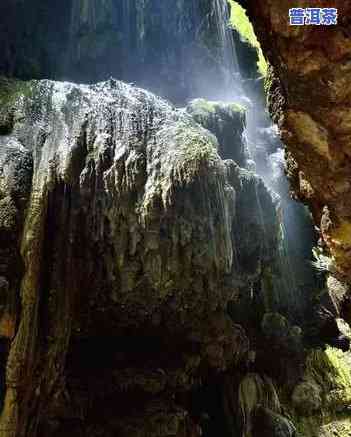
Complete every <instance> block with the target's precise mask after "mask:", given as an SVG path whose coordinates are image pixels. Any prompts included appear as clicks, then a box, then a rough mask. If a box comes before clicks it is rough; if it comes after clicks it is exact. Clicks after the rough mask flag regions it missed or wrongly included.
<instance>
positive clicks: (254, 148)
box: [214, 0, 313, 308]
mask: <svg viewBox="0 0 351 437" xmlns="http://www.w3.org/2000/svg"><path fill="white" fill-rule="evenodd" d="M214 8H215V14H216V22H217V32H218V38H219V41H220V43H221V46H222V56H223V64H224V67H225V68H226V71H227V72H228V73H229V74H228V84H229V87H230V88H229V90H231V89H235V90H236V92H232V91H228V90H227V96H228V98H229V99H233V95H235V98H234V99H233V100H236V101H239V102H240V103H242V104H244V106H245V107H246V109H247V119H246V124H247V125H246V131H245V133H244V137H245V141H246V143H247V149H248V153H249V157H248V162H247V167H248V168H250V169H251V170H254V171H255V172H256V173H257V174H258V175H259V176H260V177H261V178H262V179H263V181H264V183H265V185H266V187H267V188H268V189H269V191H270V192H271V196H272V199H274V200H273V203H274V204H276V208H277V217H278V218H279V220H280V229H281V232H280V244H279V251H278V252H279V253H278V256H277V258H278V259H277V263H278V267H279V271H280V274H279V278H278V277H277V278H276V280H277V284H276V286H275V287H274V288H275V289H276V294H277V295H276V300H277V301H278V302H279V301H280V302H283V304H285V305H287V306H289V307H290V308H291V307H295V308H296V307H298V306H299V302H300V305H301V301H302V299H301V298H300V295H301V290H300V288H301V283H299V282H302V283H303V282H304V281H305V282H307V283H308V282H311V277H312V276H313V271H312V269H311V268H308V261H307V260H304V259H302V258H303V254H301V253H297V251H296V250H295V252H296V253H294V247H291V241H290V242H289V238H287V234H288V232H287V227H291V226H292V227H293V231H291V232H294V231H296V230H297V226H295V224H296V223H297V222H298V221H299V220H301V216H303V215H304V214H305V211H304V210H303V206H296V205H294V207H291V204H292V203H293V202H294V201H293V200H291V199H290V197H289V193H288V188H287V181H286V177H285V175H283V172H284V170H283V166H284V152H283V145H282V144H281V142H280V140H279V137H278V130H277V128H276V126H274V125H272V123H271V121H270V119H269V115H268V113H267V109H266V108H265V106H264V103H263V101H262V99H261V98H260V95H259V93H257V86H256V85H257V84H256V83H254V82H253V81H251V82H250V81H247V82H246V83H245V80H244V79H243V78H242V76H241V72H240V68H239V63H238V58H237V54H236V48H235V43H234V38H233V33H232V32H231V31H229V28H228V24H229V8H228V4H227V0H215V1H214ZM228 84H226V86H228ZM244 90H245V91H246V92H245V91H244ZM247 94H249V95H250V98H249V97H248V96H247ZM255 190H256V202H257V208H258V214H259V221H260V223H261V228H262V230H263V233H264V241H263V244H264V247H265V248H267V245H268V238H267V237H268V236H267V230H266V226H265V220H264V216H263V211H262V206H261V202H260V198H259V193H258V191H257V185H256V186H255ZM277 199H278V201H277ZM294 223H295V224H294ZM294 237H295V238H296V239H302V241H304V239H305V238H306V236H304V235H303V234H302V231H301V230H300V229H298V233H297V235H296V236H294ZM309 237H311V236H309ZM306 245H308V242H306ZM311 246H312V239H311ZM292 257H294V260H293V261H294V262H292V259H291V258H292ZM295 258H296V259H295ZM298 264H299V265H300V266H299V265H298ZM301 265H303V267H301ZM284 301H285V302H284Z"/></svg>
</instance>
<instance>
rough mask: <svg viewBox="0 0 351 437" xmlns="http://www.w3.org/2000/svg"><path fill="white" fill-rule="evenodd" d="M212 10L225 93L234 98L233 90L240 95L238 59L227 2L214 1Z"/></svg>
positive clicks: (222, 0)
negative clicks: (224, 79) (224, 80)
mask: <svg viewBox="0 0 351 437" xmlns="http://www.w3.org/2000/svg"><path fill="white" fill-rule="evenodd" d="M213 8H214V11H213V12H214V16H215V23H216V30H217V36H218V41H219V44H220V52H221V57H222V62H223V67H224V70H225V71H224V73H225V77H226V83H225V87H226V92H227V94H229V96H232V95H234V96H235V94H233V93H234V90H236V93H238V92H239V93H240V94H242V89H241V83H240V82H241V78H240V72H239V64H238V57H237V54H236V49H235V44H234V40H233V37H232V33H231V29H230V28H229V19H230V17H229V7H228V2H227V1H226V0H214V2H213ZM236 95H238V94H236Z"/></svg>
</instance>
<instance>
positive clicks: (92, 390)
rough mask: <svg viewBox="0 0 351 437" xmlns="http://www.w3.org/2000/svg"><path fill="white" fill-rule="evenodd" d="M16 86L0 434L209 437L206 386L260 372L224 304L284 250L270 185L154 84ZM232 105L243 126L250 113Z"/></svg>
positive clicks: (230, 112) (11, 100)
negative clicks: (200, 413)
mask: <svg viewBox="0 0 351 437" xmlns="http://www.w3.org/2000/svg"><path fill="white" fill-rule="evenodd" d="M7 86H8V88H9V89H11V82H10V83H7ZM12 86H14V87H15V88H14V89H12V91H9V93H8V98H7V100H6V103H5V104H4V105H3V110H2V112H1V113H2V118H1V119H2V129H3V132H4V133H6V135H2V136H1V163H2V167H1V168H2V173H1V179H0V181H1V185H0V186H1V193H2V194H1V202H2V210H1V237H2V243H5V244H2V245H1V247H2V250H4V255H3V256H4V257H5V255H6V263H5V264H4V265H2V271H1V274H2V276H1V284H2V290H3V302H4V304H3V306H2V312H1V322H0V326H1V329H2V331H1V335H2V338H3V343H4V351H3V358H2V360H3V361H2V363H3V365H2V378H3V380H4V379H6V392H5V396H4V401H3V404H4V406H3V410H2V415H1V428H2V429H3V430H4V431H3V432H4V434H3V435H4V436H5V435H6V436H22V435H23V436H24V435H26V436H35V435H47V434H48V433H50V435H66V434H65V433H66V432H67V430H68V429H69V430H70V432H73V431H74V432H77V433H79V432H82V433H83V434H82V435H92V436H93V435H100V434H99V432H103V433H104V434H103V435H110V434H108V433H109V432H110V433H113V432H118V433H119V434H118V435H149V434H148V433H151V434H152V435H160V436H164V435H177V436H178V435H179V436H183V435H184V436H185V435H187V436H188V435H197V434H198V426H197V425H196V420H195V417H194V416H193V417H192V416H191V415H189V405H188V403H189V400H187V399H188V398H189V396H190V393H191V390H193V388H194V387H196V386H199V383H200V381H201V380H206V379H207V378H209V377H210V375H211V374H212V375H215V374H216V373H217V372H223V371H225V370H227V369H229V368H230V367H232V366H235V367H236V366H238V367H240V366H244V367H245V366H246V365H247V362H248V353H249V342H248V339H247V336H246V334H245V332H244V330H243V328H242V327H241V326H239V325H236V324H234V323H233V322H232V320H231V319H230V318H229V316H228V315H227V313H226V312H225V308H226V306H227V303H228V302H229V301H232V302H233V305H235V302H236V301H237V299H238V295H239V292H240V293H242V294H243V295H248V294H249V289H250V288H251V287H252V286H253V283H255V284H256V287H257V284H259V283H260V281H261V280H262V281H263V279H262V271H263V270H265V268H266V266H268V265H270V264H271V263H272V262H273V260H274V257H275V256H276V253H277V251H278V243H279V222H278V219H277V216H276V213H275V207H274V205H273V204H272V199H271V197H270V195H269V193H268V192H267V190H266V188H265V187H264V185H263V183H262V182H261V181H260V180H259V179H257V177H256V176H255V175H253V174H250V173H248V172H247V171H244V170H241V169H240V168H239V167H238V166H237V164H235V163H234V161H231V160H228V161H222V160H221V159H220V157H219V155H218V153H217V148H218V143H217V139H216V138H215V137H214V135H212V134H210V133H209V131H207V130H205V129H203V128H201V127H200V125H199V124H197V123H196V122H195V121H194V119H193V118H192V117H191V116H190V115H188V114H187V113H185V112H184V111H182V110H176V109H174V108H172V107H171V106H170V105H169V104H168V103H167V102H165V101H163V100H161V99H159V98H157V97H155V96H154V95H152V94H150V93H148V92H146V91H143V90H140V89H138V88H134V87H131V86H128V85H126V84H123V83H122V82H118V81H114V80H111V81H109V82H107V83H101V84H98V85H92V86H83V85H82V86H78V85H72V84H69V83H55V82H50V81H43V82H31V83H29V84H28V83H27V84H25V85H24V84H16V85H14V84H12ZM4 102H5V101H4ZM221 113H222V115H223V114H225V115H226V117H227V118H230V117H232V120H233V121H232V126H237V129H238V131H239V132H240V130H242V128H243V123H244V113H243V111H242V109H241V108H236V107H235V106H232V107H228V108H226V107H224V108H222V109H221ZM233 130H234V128H233ZM238 138H239V137H238ZM232 145H233V150H234V153H240V150H242V148H243V145H242V144H241V143H240V142H235V141H234V142H233V144H232ZM236 148H237V150H238V151H237V152H235V149H236ZM236 199H237V200H236ZM249 199H251V201H250V200H249ZM244 205H247V206H244ZM259 210H260V213H258V211H259ZM258 217H259V218H258ZM265 233H267V234H265ZM237 252H238V253H239V256H238V257H237V258H236V259H234V258H235V256H236V253H237ZM20 282H21V285H20ZM178 397H179V400H178ZM113 405H120V407H121V408H120V411H118V412H116V413H112V412H111V408H112V406H113ZM141 423H142V425H141ZM168 427H171V430H168ZM140 432H141V433H142V434H140ZM79 435H80V434H79Z"/></svg>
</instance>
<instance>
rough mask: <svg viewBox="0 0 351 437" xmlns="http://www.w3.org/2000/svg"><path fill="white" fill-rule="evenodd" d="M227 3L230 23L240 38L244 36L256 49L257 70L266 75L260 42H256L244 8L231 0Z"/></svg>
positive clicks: (266, 67)
mask: <svg viewBox="0 0 351 437" xmlns="http://www.w3.org/2000/svg"><path fill="white" fill-rule="evenodd" d="M229 4H230V7H231V19H230V21H231V24H232V25H233V27H234V28H235V29H236V30H237V31H238V32H239V34H240V35H241V37H242V38H244V39H245V40H246V41H247V42H248V43H249V44H251V45H252V46H253V47H255V48H256V49H257V52H258V63H257V66H258V70H259V72H260V73H261V74H262V75H263V76H266V75H267V70H268V65H267V61H266V59H265V57H264V56H263V52H262V49H261V46H260V43H259V42H258V39H257V37H256V35H255V32H254V29H253V26H252V24H251V23H250V20H249V18H248V16H247V15H246V12H245V9H244V8H242V7H241V6H240V5H239V4H238V3H237V2H235V1H233V0H229Z"/></svg>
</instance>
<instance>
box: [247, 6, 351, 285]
mask: <svg viewBox="0 0 351 437" xmlns="http://www.w3.org/2000/svg"><path fill="white" fill-rule="evenodd" d="M241 3H242V5H243V6H244V7H245V8H247V11H248V14H249V16H250V19H251V20H252V21H253V23H254V26H255V30H256V32H257V35H258V37H259V39H260V42H261V44H262V47H263V50H264V52H265V55H266V57H267V58H268V60H269V62H270V63H271V65H272V67H273V69H272V71H271V75H270V77H269V78H268V80H267V89H268V93H269V94H268V104H269V108H270V112H271V115H272V117H273V119H274V121H276V122H277V123H278V125H279V127H280V131H281V136H282V139H283V142H284V143H285V144H286V146H287V151H286V157H287V173H288V176H289V178H290V182H291V187H292V191H293V193H294V195H295V196H296V197H298V198H299V199H300V200H302V201H303V202H306V203H308V204H309V206H310V208H311V210H312V212H313V215H314V219H315V223H316V225H317V226H318V228H319V229H320V234H321V238H322V240H323V244H325V246H326V248H327V252H328V253H329V254H330V257H331V258H332V259H331V267H330V268H331V269H332V270H337V272H338V273H339V274H341V275H342V276H344V277H345V278H347V280H349V279H350V272H351V269H350V263H351V261H350V259H351V258H350V249H351V241H350V216H351V209H350V195H351V186H350V167H351V164H350V151H349V146H350V138H351V136H350V134H351V124H350V96H351V63H350V61H351V33H350V32H351V22H350V12H351V5H350V3H349V2H345V1H336V0H334V1H331V2H328V5H327V6H328V7H337V8H338V10H339V24H338V26H336V27H335V26H319V27H317V26H304V27H297V26H289V18H288V10H289V8H290V7H291V4H290V2H288V1H281V2H276V1H268V2H259V3H258V2H255V1H250V0H247V1H242V2H241ZM295 6H297V7H298V6H300V7H307V6H308V5H307V4H306V2H304V1H300V2H297V3H296V4H294V7H295ZM313 6H314V7H325V2H323V1H316V2H314V5H313Z"/></svg>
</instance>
